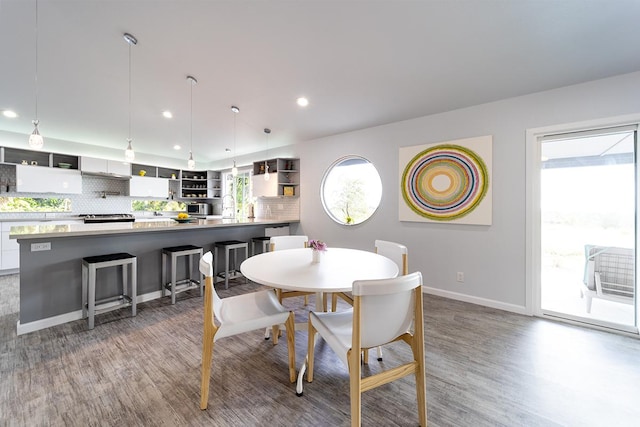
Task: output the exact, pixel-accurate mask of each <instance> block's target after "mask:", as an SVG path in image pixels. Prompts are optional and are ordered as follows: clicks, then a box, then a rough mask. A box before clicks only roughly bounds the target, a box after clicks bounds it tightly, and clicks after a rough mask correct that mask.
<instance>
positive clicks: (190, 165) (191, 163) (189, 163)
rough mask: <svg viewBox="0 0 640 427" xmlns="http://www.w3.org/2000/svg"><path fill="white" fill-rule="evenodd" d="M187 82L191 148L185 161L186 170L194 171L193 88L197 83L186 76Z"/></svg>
mask: <svg viewBox="0 0 640 427" xmlns="http://www.w3.org/2000/svg"><path fill="white" fill-rule="evenodd" d="M187 81H188V82H189V86H190V87H191V112H190V115H191V118H190V119H189V142H190V143H191V148H190V149H189V160H187V168H189V170H194V169H195V168H196V161H195V160H193V86H195V85H196V84H197V83H198V81H197V80H196V78H195V77H193V76H187Z"/></svg>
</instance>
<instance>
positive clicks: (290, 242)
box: [269, 236, 309, 251]
mask: <svg viewBox="0 0 640 427" xmlns="http://www.w3.org/2000/svg"><path fill="white" fill-rule="evenodd" d="M308 242H309V238H308V237H307V236H273V237H272V238H271V240H270V241H269V244H270V250H271V251H281V250H283V249H299V248H306V247H307V245H308Z"/></svg>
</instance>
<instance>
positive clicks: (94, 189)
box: [0, 164, 135, 219]
mask: <svg viewBox="0 0 640 427" xmlns="http://www.w3.org/2000/svg"><path fill="white" fill-rule="evenodd" d="M15 180H16V170H15V166H13V165H7V164H2V165H0V197H33V198H43V197H44V198H46V197H60V198H65V199H69V200H70V201H71V212H55V213H53V214H51V213H50V214H48V215H47V216H48V217H60V218H64V217H65V216H77V215H80V214H88V213H129V212H131V201H132V200H134V199H135V198H132V197H129V196H127V195H126V194H127V192H128V183H127V181H125V180H116V179H107V178H100V177H93V176H83V177H82V194H57V195H54V194H41V193H18V192H16V183H15ZM7 185H8V190H7ZM42 216H43V212H0V219H3V218H4V219H13V218H31V217H34V218H42Z"/></svg>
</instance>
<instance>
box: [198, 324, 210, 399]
mask: <svg viewBox="0 0 640 427" xmlns="http://www.w3.org/2000/svg"><path fill="white" fill-rule="evenodd" d="M212 356H213V336H207V334H205V336H204V338H203V343H202V378H201V379H200V409H202V410H204V409H207V405H208V404H209V382H210V381H211V359H212Z"/></svg>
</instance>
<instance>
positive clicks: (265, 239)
mask: <svg viewBox="0 0 640 427" xmlns="http://www.w3.org/2000/svg"><path fill="white" fill-rule="evenodd" d="M270 240H271V237H267V236H258V237H252V238H251V256H254V255H255V254H256V243H262V252H269V241H270Z"/></svg>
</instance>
